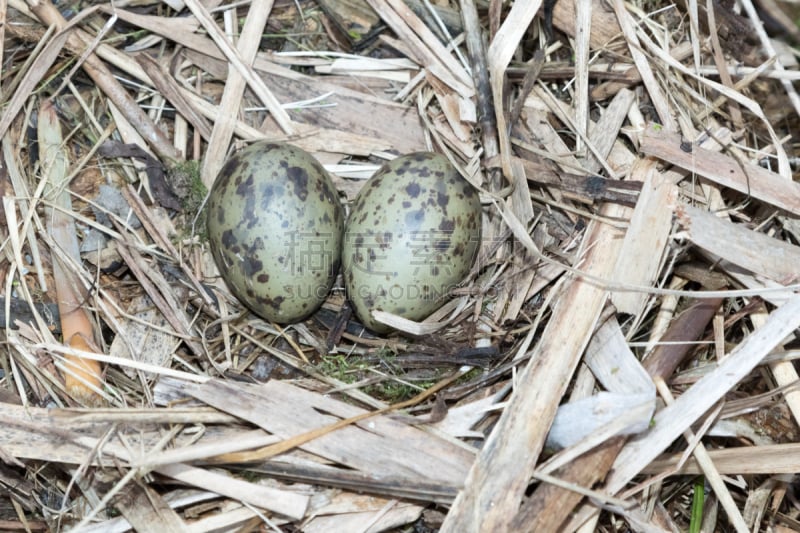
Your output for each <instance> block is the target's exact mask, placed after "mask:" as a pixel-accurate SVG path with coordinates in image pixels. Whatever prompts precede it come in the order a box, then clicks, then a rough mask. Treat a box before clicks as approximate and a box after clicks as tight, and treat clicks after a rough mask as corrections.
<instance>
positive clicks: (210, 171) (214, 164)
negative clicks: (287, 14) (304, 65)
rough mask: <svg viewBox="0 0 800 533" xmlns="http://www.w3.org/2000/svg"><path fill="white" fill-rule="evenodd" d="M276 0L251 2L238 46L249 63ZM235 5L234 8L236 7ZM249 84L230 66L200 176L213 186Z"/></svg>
mask: <svg viewBox="0 0 800 533" xmlns="http://www.w3.org/2000/svg"><path fill="white" fill-rule="evenodd" d="M272 4H273V0H254V1H253V2H252V3H251V4H250V10H249V11H248V14H247V20H246V21H245V23H244V29H242V35H241V36H240V37H239V44H238V50H239V53H240V54H241V55H242V59H243V60H244V61H245V63H246V64H247V65H252V64H253V60H254V59H255V57H256V52H258V47H259V44H260V43H261V34H262V33H263V31H264V26H265V25H266V23H267V18H268V17H269V13H270V11H272ZM234 9H235V8H234ZM246 87H247V80H246V79H245V78H244V76H242V74H241V73H240V72H239V71H238V70H237V69H236V68H234V67H233V65H229V66H228V78H227V80H226V81H225V89H224V91H223V92H222V99H221V100H220V104H219V111H220V112H219V115H217V120H215V121H214V129H213V130H212V131H211V138H210V139H209V141H208V149H207V150H206V152H205V154H204V155H203V161H202V167H201V168H200V176H201V178H202V180H203V184H204V185H205V186H206V187H207V188H209V189H210V188H211V185H213V184H214V180H215V179H216V177H217V173H218V172H219V170H220V169H221V168H222V165H223V164H224V162H225V154H226V153H227V151H228V146H229V145H230V143H231V138H232V137H233V131H234V129H235V128H236V117H237V116H238V115H239V110H240V107H241V103H242V96H243V95H244V90H245V88H246Z"/></svg>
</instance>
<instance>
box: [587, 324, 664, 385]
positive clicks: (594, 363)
mask: <svg viewBox="0 0 800 533" xmlns="http://www.w3.org/2000/svg"><path fill="white" fill-rule="evenodd" d="M583 362H584V363H586V365H587V366H588V367H589V368H590V369H591V371H592V374H594V376H595V378H596V379H597V381H598V382H600V384H602V385H603V387H604V388H605V389H606V390H608V391H611V392H618V393H626V394H643V393H649V394H652V395H653V398H655V394H656V390H655V385H653V380H652V379H651V378H650V376H649V375H648V374H647V371H646V370H645V368H644V367H643V366H642V364H641V363H640V362H639V359H638V358H637V357H636V355H634V353H633V352H632V351H631V349H630V348H629V347H628V342H627V341H626V340H625V336H624V335H623V333H622V328H620V325H619V322H618V321H617V319H616V317H614V316H611V317H609V318H608V320H606V321H605V322H603V324H602V325H601V326H600V327H599V328H597V331H596V332H595V334H594V335H593V336H592V340H591V341H590V342H589V346H587V348H586V353H585V354H584V356H583Z"/></svg>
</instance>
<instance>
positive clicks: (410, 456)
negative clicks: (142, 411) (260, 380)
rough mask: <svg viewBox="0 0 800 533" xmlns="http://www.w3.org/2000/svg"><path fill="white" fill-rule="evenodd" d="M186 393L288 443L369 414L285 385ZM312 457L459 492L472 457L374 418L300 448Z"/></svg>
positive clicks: (214, 385) (206, 387)
mask: <svg viewBox="0 0 800 533" xmlns="http://www.w3.org/2000/svg"><path fill="white" fill-rule="evenodd" d="M187 392H188V393H189V394H191V395H192V396H194V397H196V398H197V399H199V400H201V401H203V402H206V403H208V404H209V405H212V406H214V407H216V408H218V409H221V410H223V411H225V412H228V413H230V414H233V415H236V416H238V417H240V418H242V419H244V420H248V421H250V422H252V423H254V424H256V425H258V426H259V427H262V428H263V429H266V430H267V431H269V432H270V433H273V434H276V435H278V436H281V437H284V438H290V437H293V436H296V435H299V434H304V433H307V432H310V431H312V430H316V429H320V428H325V427H327V426H330V425H332V424H334V423H335V422H337V421H340V420H342V419H346V418H350V417H353V416H357V415H363V414H371V413H369V412H368V411H364V410H363V409H360V408H357V407H354V406H352V405H348V404H345V403H343V402H340V401H338V400H334V399H332V398H329V397H327V396H323V395H322V394H318V393H315V392H311V391H307V390H304V389H300V388H299V387H295V386H293V385H290V384H288V383H285V382H281V381H275V380H273V381H270V382H268V383H266V384H264V385H247V384H242V383H237V384H235V385H233V384H228V383H224V382H220V381H216V380H212V381H209V382H207V383H205V384H203V385H200V386H191V385H190V386H189V387H188V389H187ZM300 447H301V448H302V449H304V450H306V451H309V452H311V453H314V454H317V455H320V456H322V457H325V458H327V459H329V460H331V461H335V462H337V463H340V464H343V465H345V466H348V467H350V468H353V469H356V470H359V471H361V472H365V473H372V474H374V475H384V474H386V475H395V476H402V477H409V478H415V477H418V478H421V479H423V480H427V481H434V482H439V483H444V484H448V485H450V486H453V487H460V486H461V484H462V482H463V480H464V477H465V476H466V472H467V469H468V468H469V465H470V463H471V462H472V459H473V456H472V454H471V453H469V452H468V451H467V450H465V449H464V448H461V447H459V446H456V445H454V444H452V443H450V442H447V441H445V440H443V439H440V438H438V437H435V436H433V435H431V434H428V433H425V432H423V431H421V430H419V429H417V428H415V427H412V426H409V425H406V424H403V423H401V422H398V421H395V420H393V419H391V418H389V417H387V416H385V415H375V416H373V417H371V418H367V419H366V420H364V421H362V422H358V423H356V424H350V425H347V426H345V427H343V428H341V429H338V430H336V431H333V432H328V433H326V434H324V435H322V436H319V437H318V438H315V439H313V440H310V441H308V442H306V443H303V444H301V445H300Z"/></svg>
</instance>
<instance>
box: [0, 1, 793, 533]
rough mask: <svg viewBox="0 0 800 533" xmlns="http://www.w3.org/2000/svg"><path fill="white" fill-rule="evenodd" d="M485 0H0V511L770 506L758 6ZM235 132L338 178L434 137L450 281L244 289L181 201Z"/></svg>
mask: <svg viewBox="0 0 800 533" xmlns="http://www.w3.org/2000/svg"><path fill="white" fill-rule="evenodd" d="M507 4H509V3H504V2H501V1H497V0H490V1H489V2H486V1H477V2H476V1H474V0H461V1H460V2H455V1H448V0H441V1H431V2H429V1H428V0H423V1H418V0H408V1H406V2H403V1H401V0H346V1H334V0H317V1H311V0H297V1H288V0H279V1H276V2H273V1H272V0H250V1H245V2H220V1H218V0H210V1H207V2H203V3H201V2H199V1H198V0H166V1H164V2H156V1H151V0H137V1H135V2H134V1H126V0H123V1H118V2H109V3H104V2H96V3H86V4H82V3H76V4H67V3H60V4H58V5H53V4H51V3H50V0H27V1H23V0H7V4H4V7H3V9H2V10H0V13H2V15H3V17H4V19H3V22H4V23H3V24H2V25H0V32H2V33H3V38H2V39H0V43H2V46H3V48H2V58H3V63H2V65H3V72H2V77H0V80H1V81H2V86H0V90H2V97H3V103H4V105H3V107H2V114H0V136H1V137H0V139H2V143H1V144H2V156H1V157H2V168H1V171H0V183H2V187H3V204H2V218H1V219H2V220H3V222H4V224H3V226H2V233H3V239H2V242H3V249H4V251H5V255H4V261H3V262H2V264H1V266H0V272H2V286H3V293H2V294H3V299H2V303H3V305H2V309H0V312H1V313H2V316H3V323H4V326H5V327H4V330H3V333H2V335H3V339H4V341H5V342H4V344H5V346H6V349H5V350H3V352H2V355H0V361H2V385H3V386H2V388H0V413H2V419H3V424H2V426H3V428H2V429H1V430H0V457H2V461H3V462H2V465H0V484H2V487H3V489H4V490H3V492H2V494H3V495H2V498H0V528H2V529H3V530H26V531H41V530H54V531H58V530H67V529H73V530H80V531H125V530H128V529H134V530H140V531H147V530H154V529H157V530H160V531H188V530H191V531H198V532H199V531H252V530H259V531H307V532H316V531H319V532H323V531H324V532H326V533H329V532H338V531H341V532H353V531H385V530H394V531H437V530H440V531H447V532H457V533H462V532H468V531H475V532H477V531H492V532H500V531H537V532H542V531H577V530H580V531H594V530H598V531H627V530H629V529H633V530H637V531H639V530H641V531H776V532H777V531H798V530H800V504H799V503H798V497H800V494H798V479H797V477H796V476H795V474H796V473H797V472H799V471H800V459H798V458H800V430H799V429H798V420H800V390H798V374H797V368H796V365H795V359H796V358H797V355H798V351H797V346H798V339H797V337H796V335H797V332H798V331H800V329H798V328H800V295H798V292H797V289H798V288H799V287H800V280H799V279H798V277H800V268H799V267H798V265H800V247H799V246H798V241H800V223H799V222H798V215H800V185H799V184H798V183H797V182H795V181H793V171H794V169H795V168H796V166H797V159H796V157H795V156H796V152H797V148H796V143H797V139H796V136H797V134H798V118H800V97H798V94H797V92H796V91H795V89H794V86H793V83H794V82H796V81H797V80H798V77H800V74H798V70H797V64H796V62H795V55H796V52H795V51H793V50H792V49H791V48H790V47H789V45H790V44H792V43H794V44H796V43H797V42H800V39H799V38H798V34H800V32H799V31H798V30H797V27H796V26H795V25H794V24H793V23H792V22H791V17H792V15H791V13H790V11H791V8H792V6H790V5H788V4H787V5H779V4H776V3H775V1H774V0H759V1H758V4H757V5H754V4H753V3H752V2H751V0H739V2H737V3H736V4H735V5H734V3H733V2H730V3H724V2H717V1H716V0H709V1H708V2H701V3H698V2H697V1H696V0H680V1H679V2H677V3H674V4H671V3H660V2H653V1H649V0H637V1H634V2H629V3H626V2H623V1H622V0H609V1H608V2H605V1H600V0H579V1H576V2H572V0H560V2H555V1H550V0H546V1H545V4H544V5H542V2H536V1H532V2H522V1H519V2H514V3H513V4H512V5H507ZM795 16H796V14H795ZM762 19H763V20H766V21H769V23H770V24H769V27H768V28H766V29H765V26H764V25H763V24H762ZM767 30H769V34H768V33H767ZM787 43H788V44H787ZM259 139H269V140H276V141H283V142H289V143H291V144H294V145H296V146H298V147H300V148H303V149H304V150H306V151H308V152H310V153H312V154H313V156H314V157H315V158H316V159H317V160H318V161H319V162H320V163H321V164H323V165H324V166H325V168H326V169H327V170H328V171H329V172H330V174H331V176H332V178H333V182H334V184H335V186H336V188H337V190H338V192H339V194H340V197H341V199H342V201H343V203H345V204H347V203H348V202H350V201H352V199H353V198H354V197H355V195H356V194H357V193H358V191H359V189H360V188H361V186H362V184H363V183H364V181H365V179H367V178H368V177H369V176H371V175H372V174H373V173H374V172H375V171H376V169H378V168H379V167H380V166H381V165H382V164H383V163H384V162H386V161H388V160H390V159H392V158H394V157H396V156H397V155H401V154H406V153H410V152H415V151H423V150H426V151H434V152H438V153H441V154H444V155H445V156H446V157H447V158H448V159H449V160H450V161H451V162H452V163H453V164H454V165H455V167H456V168H457V169H458V171H459V173H460V174H461V175H462V176H463V177H464V178H465V179H467V180H469V181H470V182H471V183H472V184H474V185H476V187H478V189H479V192H480V198H481V205H482V210H483V238H482V240H481V245H480V250H479V252H478V254H477V257H476V259H475V263H474V265H473V266H472V270H471V271H470V273H469V275H468V276H467V277H466V279H464V280H463V281H462V282H461V283H460V284H459V285H458V287H456V288H455V289H454V290H453V291H452V293H451V294H450V295H449V297H448V298H447V299H446V302H445V303H444V304H443V306H442V307H441V308H439V310H437V311H435V312H434V313H433V315H431V316H430V317H428V318H426V319H425V320H422V321H418V322H417V321H409V320H407V319H404V318H403V317H398V316H394V315H391V314H389V313H385V312H384V313H376V314H375V315H374V316H375V318H376V320H378V321H380V322H384V323H387V324H389V325H391V326H392V327H393V328H392V330H391V331H392V332H391V333H389V334H384V335H379V334H375V333H374V332H371V331H369V330H367V329H366V328H364V327H363V326H362V325H361V324H360V323H359V321H358V319H357V317H356V316H354V315H352V314H351V313H350V312H349V306H348V303H347V299H346V295H345V294H344V291H343V290H342V287H343V282H342V279H341V277H340V278H339V279H338V280H337V282H336V284H335V286H334V289H333V290H332V291H331V293H330V295H329V296H328V298H327V299H326V300H325V302H324V304H323V305H322V307H321V309H319V310H318V311H317V312H316V313H315V314H313V315H312V316H311V317H310V318H308V319H306V320H304V321H302V322H300V323H295V324H276V323H272V322H269V321H266V320H264V319H262V318H259V317H258V316H256V315H254V314H252V313H250V312H249V311H248V310H247V308H245V307H244V306H243V305H242V304H241V303H239V302H238V301H237V300H236V299H235V298H234V297H233V296H232V294H231V293H230V291H229V290H228V289H227V287H226V285H225V283H224V282H223V281H222V279H221V277H220V273H219V271H218V270H217V267H216V266H215V264H214V262H213V261H212V259H211V254H210V252H209V244H208V240H207V237H206V235H205V218H204V211H203V207H204V203H205V199H206V191H207V190H208V188H209V187H210V185H211V184H212V183H213V181H214V178H215V176H216V174H217V172H218V171H219V169H220V168H221V167H222V165H223V163H224V161H225V160H226V158H228V157H229V156H230V155H231V154H232V153H234V152H236V151H237V150H239V149H240V148H242V147H243V146H245V145H246V144H247V143H249V142H252V141H255V140H259Z"/></svg>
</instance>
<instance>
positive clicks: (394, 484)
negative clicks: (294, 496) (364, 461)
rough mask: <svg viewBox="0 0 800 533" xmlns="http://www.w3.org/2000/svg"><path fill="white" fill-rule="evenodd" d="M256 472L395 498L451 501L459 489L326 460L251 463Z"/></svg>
mask: <svg viewBox="0 0 800 533" xmlns="http://www.w3.org/2000/svg"><path fill="white" fill-rule="evenodd" d="M248 470H249V471H251V472H254V473H260V474H266V475H268V476H270V477H275V478H278V479H285V480H288V481H294V482H299V483H312V484H316V485H323V486H330V487H338V488H341V489H346V490H350V491H356V492H367V493H369V494H381V495H383V496H387V497H392V498H402V499H410V500H416V501H426V502H436V503H441V504H450V503H452V502H453V500H454V499H455V497H456V493H457V490H456V489H455V488H454V487H452V486H451V485H444V484H441V483H430V482H426V481H424V480H421V479H419V478H418V477H416V478H403V477H395V476H389V475H385V474H381V475H380V476H375V475H374V474H369V473H362V472H359V471H356V470H351V469H346V468H336V467H333V466H328V465H324V464H295V463H288V462H283V461H281V460H280V458H277V459H274V460H271V461H269V462H267V463H263V464H260V465H254V466H250V467H248Z"/></svg>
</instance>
